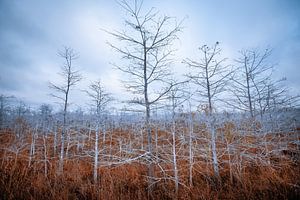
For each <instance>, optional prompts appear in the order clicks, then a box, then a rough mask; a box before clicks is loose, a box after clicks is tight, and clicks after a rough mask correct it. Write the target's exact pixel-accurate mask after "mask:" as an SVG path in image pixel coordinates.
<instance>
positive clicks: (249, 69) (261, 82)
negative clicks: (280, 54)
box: [231, 49, 273, 118]
mask: <svg viewBox="0 0 300 200" xmlns="http://www.w3.org/2000/svg"><path fill="white" fill-rule="evenodd" d="M240 55H241V56H240V58H238V59H237V60H236V62H237V64H238V66H237V69H236V70H235V71H236V73H235V75H234V76H233V78H232V81H233V87H232V89H231V91H232V93H233V95H234V96H235V100H234V101H233V103H232V104H231V105H233V106H234V107H235V108H237V109H239V110H243V111H247V112H249V114H250V116H251V118H254V117H255V116H256V114H257V113H259V112H258V111H259V110H261V111H262V110H263V101H264V99H265V98H264V97H266V96H267V95H268V87H269V86H270V84H269V83H270V80H271V75H272V69H273V66H272V65H270V64H269V63H268V62H267V60H268V58H269V57H270V55H271V50H269V49H266V50H264V51H263V52H261V51H259V50H243V51H240ZM269 89H270V87H269ZM269 92H270V90H269ZM269 94H270V93H269ZM260 113H261V112H260Z"/></svg>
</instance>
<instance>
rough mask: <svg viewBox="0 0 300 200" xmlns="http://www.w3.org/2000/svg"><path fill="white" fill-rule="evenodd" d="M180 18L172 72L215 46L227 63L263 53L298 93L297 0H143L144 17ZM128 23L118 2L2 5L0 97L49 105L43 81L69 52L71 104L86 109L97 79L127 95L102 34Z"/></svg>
mask: <svg viewBox="0 0 300 200" xmlns="http://www.w3.org/2000/svg"><path fill="white" fill-rule="evenodd" d="M151 7H155V8H157V10H159V11H160V14H162V15H164V14H165V15H168V16H173V17H176V18H177V20H178V21H180V20H182V19H185V20H184V23H183V26H184V29H183V31H182V33H180V34H179V38H180V41H179V42H178V44H176V48H178V51H177V54H176V56H175V61H174V71H175V72H176V73H177V74H182V73H185V72H186V70H187V68H186V67H185V65H183V64H182V63H181V61H182V59H184V58H186V57H189V58H192V59H195V60H197V56H198V51H197V49H198V47H200V46H202V45H204V44H208V45H212V44H214V43H215V42H216V41H219V42H220V43H221V48H222V49H223V53H224V54H223V56H224V57H227V58H228V64H232V63H233V60H234V59H235V58H236V56H237V55H238V51H239V50H241V49H246V48H255V47H259V48H261V49H264V48H267V47H268V46H270V47H272V48H273V54H272V60H271V62H272V63H274V64H276V67H275V70H276V73H275V76H276V77H278V78H280V77H282V76H284V77H287V79H288V81H287V84H288V86H289V87H290V88H292V89H291V91H293V92H294V93H298V94H299V93H300V79H299V74H300V64H299V63H300V1H298V0H212V1H207V0H144V10H148V9H150V8H151ZM126 17H127V16H126V15H125V12H124V11H123V10H122V9H121V7H120V6H119V5H118V4H117V3H116V1H104V0H98V1H96V0H93V1H92V0H89V1H79V0H66V1H59V0H54V1H39V0H27V1H17V0H2V1H0V44H1V45H0V94H4V95H14V96H16V97H18V98H20V99H22V100H24V101H25V102H26V103H29V104H33V105H39V104H42V103H53V102H54V101H55V100H54V99H52V98H51V97H50V96H49V95H48V94H49V93H50V90H49V89H48V83H49V81H52V82H59V76H58V75H57V73H58V72H59V70H60V66H61V65H62V62H63V60H62V59H61V58H59V57H58V56H57V51H58V50H59V49H62V47H63V46H70V47H72V48H73V49H74V50H75V51H76V52H78V53H79V55H80V57H79V59H78V60H76V62H75V67H76V69H78V70H80V71H81V72H82V74H83V76H84V79H83V81H82V82H81V83H79V84H78V86H77V87H76V89H75V90H74V91H72V93H71V96H72V97H71V98H73V100H72V102H74V105H77V106H86V103H85V102H87V101H88V98H87V97H86V95H85V93H83V92H82V91H81V90H85V89H87V87H88V84H89V83H90V82H91V81H95V80H97V79H101V80H102V81H103V83H104V85H105V87H106V88H107V90H108V91H109V92H110V93H112V94H113V95H114V96H115V97H116V98H120V99H122V100H124V99H126V98H127V97H129V96H130V94H128V93H126V91H125V89H124V87H123V86H122V84H121V82H120V81H119V80H120V79H122V78H123V77H122V76H123V75H122V74H121V73H120V72H119V71H117V70H115V69H113V66H112V65H111V64H110V63H118V64H120V63H122V60H121V59H120V56H119V54H118V53H116V52H114V51H113V50H112V49H111V48H110V47H109V46H108V45H107V41H110V42H113V43H114V42H117V41H115V40H114V39H113V38H111V37H110V36H109V35H107V34H106V33H105V32H104V31H101V29H106V30H123V29H124V21H123V19H125V18H126Z"/></svg>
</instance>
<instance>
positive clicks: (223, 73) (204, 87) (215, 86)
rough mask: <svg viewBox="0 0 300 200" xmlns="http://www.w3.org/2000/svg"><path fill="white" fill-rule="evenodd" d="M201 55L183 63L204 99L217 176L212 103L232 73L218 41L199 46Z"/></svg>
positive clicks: (217, 174)
mask: <svg viewBox="0 0 300 200" xmlns="http://www.w3.org/2000/svg"><path fill="white" fill-rule="evenodd" d="M199 50H200V52H201V54H202V57H201V59H200V60H199V61H194V60H191V59H185V60H184V61H183V63H185V64H187V66H188V67H190V68H192V69H193V70H194V71H193V73H189V74H187V77H188V78H189V79H190V80H191V81H193V82H194V83H195V84H196V85H197V87H198V88H197V92H198V93H199V95H200V97H202V98H203V99H204V102H206V103H205V105H207V112H206V114H207V118H208V120H209V121H208V130H209V131H210V133H211V146H212V157H213V166H214V173H215V175H216V176H218V177H219V167H218V159H217V150H216V131H215V118H214V116H213V115H212V114H213V104H214V103H216V101H217V100H218V99H217V97H218V95H220V94H221V93H222V92H223V91H224V88H225V86H226V84H227V82H228V80H229V76H230V74H231V73H232V72H231V71H229V70H228V65H224V62H225V60H226V59H225V58H220V53H221V49H220V48H219V42H216V43H215V44H214V45H213V46H212V47H209V46H207V45H204V46H202V47H201V48H199Z"/></svg>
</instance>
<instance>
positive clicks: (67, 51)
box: [49, 47, 82, 174]
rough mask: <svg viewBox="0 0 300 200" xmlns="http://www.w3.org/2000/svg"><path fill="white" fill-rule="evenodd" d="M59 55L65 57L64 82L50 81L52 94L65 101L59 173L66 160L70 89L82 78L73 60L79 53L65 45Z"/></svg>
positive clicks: (62, 70) (62, 68)
mask: <svg viewBox="0 0 300 200" xmlns="http://www.w3.org/2000/svg"><path fill="white" fill-rule="evenodd" d="M58 55H59V56H60V57H61V58H63V59H64V64H63V66H62V67H61V73H60V75H61V77H62V79H63V84H54V83H51V82H50V85H49V87H50V88H51V89H53V90H54V91H55V92H56V93H55V94H51V95H52V96H53V97H55V98H57V99H59V100H60V101H61V102H62V103H63V127H62V133H61V152H60V161H59V174H61V173H62V172H63V160H64V140H65V132H66V125H67V111H68V105H69V94H70V90H71V89H72V88H73V87H74V86H75V85H76V84H77V83H78V82H79V81H80V80H81V79H82V76H81V74H80V73H79V71H76V70H74V66H73V61H74V60H75V59H77V58H78V54H77V53H75V52H74V50H73V49H72V48H70V47H64V49H63V50H62V51H59V52H58Z"/></svg>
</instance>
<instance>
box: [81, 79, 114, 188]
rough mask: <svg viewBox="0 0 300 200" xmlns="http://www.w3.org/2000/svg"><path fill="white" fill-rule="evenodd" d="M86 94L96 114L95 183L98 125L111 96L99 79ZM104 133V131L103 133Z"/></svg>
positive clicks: (95, 178) (96, 174) (95, 179)
mask: <svg viewBox="0 0 300 200" xmlns="http://www.w3.org/2000/svg"><path fill="white" fill-rule="evenodd" d="M86 93H87V94H88V96H89V97H90V98H91V100H92V102H93V104H92V106H93V109H94V110H95V114H96V130H95V155H94V182H95V183H96V182H97V180H98V157H99V149H98V141H99V133H100V129H101V128H100V127H101V126H103V123H101V122H102V120H103V116H102V115H103V112H104V110H105V108H106V106H107V104H108V103H109V102H110V101H112V97H111V96H110V95H109V93H107V92H106V91H105V89H104V87H103V85H102V83H101V81H100V80H98V81H95V82H93V83H91V84H90V86H89V90H88V91H86ZM103 134H105V133H103Z"/></svg>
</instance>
